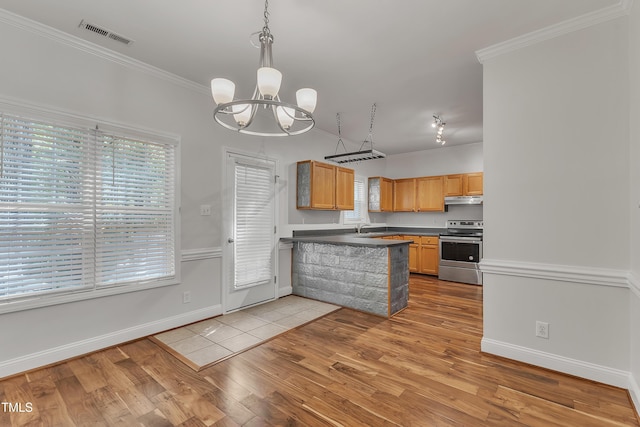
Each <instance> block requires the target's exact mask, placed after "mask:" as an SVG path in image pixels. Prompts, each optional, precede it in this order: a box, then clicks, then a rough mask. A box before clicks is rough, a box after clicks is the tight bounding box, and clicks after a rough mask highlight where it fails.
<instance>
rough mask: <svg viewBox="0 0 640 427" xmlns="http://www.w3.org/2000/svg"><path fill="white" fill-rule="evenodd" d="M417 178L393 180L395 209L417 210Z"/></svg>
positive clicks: (396, 210) (400, 210) (399, 210)
mask: <svg viewBox="0 0 640 427" xmlns="http://www.w3.org/2000/svg"><path fill="white" fill-rule="evenodd" d="M415 210H416V179H415V178H405V179H396V180H395V181H394V182H393V211H394V212H415Z"/></svg>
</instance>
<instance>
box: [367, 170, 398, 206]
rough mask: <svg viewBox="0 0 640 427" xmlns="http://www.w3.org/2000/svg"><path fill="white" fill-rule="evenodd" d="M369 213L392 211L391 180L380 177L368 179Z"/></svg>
mask: <svg viewBox="0 0 640 427" xmlns="http://www.w3.org/2000/svg"><path fill="white" fill-rule="evenodd" d="M368 187H369V198H368V200H369V212H392V211H393V180H392V179H389V178H384V177H381V176H372V177H369V186H368Z"/></svg>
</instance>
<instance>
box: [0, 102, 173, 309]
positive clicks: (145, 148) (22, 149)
mask: <svg viewBox="0 0 640 427" xmlns="http://www.w3.org/2000/svg"><path fill="white" fill-rule="evenodd" d="M94 126H95V125H94ZM154 139H155V138H149V139H147V138H136V137H135V136H133V132H131V135H125V132H124V131H122V130H120V129H118V130H117V131H116V132H103V131H101V130H97V129H91V126H86V127H83V126H77V125H66V124H60V123H59V121H58V120H56V119H45V120H36V119H31V118H26V117H23V116H14V115H10V114H5V113H0V303H9V302H16V301H20V300H25V299H33V298H34V297H40V296H45V295H49V294H70V293H76V292H77V291H83V293H84V294H85V296H84V298H87V297H93V296H100V295H103V294H105V293H104V292H103V293H102V294H101V293H100V292H101V291H103V290H106V289H111V290H112V291H111V293H115V292H121V291H129V290H136V289H141V288H142V287H145V286H146V287H151V286H159V285H163V284H169V283H175V282H176V280H177V277H178V275H177V270H178V266H177V262H176V241H177V240H176V221H177V214H176V203H175V200H176V192H177V189H176V175H177V173H176V170H177V162H176V157H177V142H176V141H175V140H167V138H163V137H158V138H157V139H158V141H154ZM163 139H164V141H163ZM116 288H117V289H119V291H113V290H114V289H116ZM46 304H48V303H47V302H44V303H41V304H37V305H46ZM3 308H5V307H2V304H0V310H2V309H3Z"/></svg>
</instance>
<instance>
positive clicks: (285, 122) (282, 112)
mask: <svg viewBox="0 0 640 427" xmlns="http://www.w3.org/2000/svg"><path fill="white" fill-rule="evenodd" d="M277 114H278V121H279V122H280V126H282V127H283V128H284V129H289V128H291V125H292V124H293V119H294V117H295V114H296V110H294V109H293V108H289V107H277Z"/></svg>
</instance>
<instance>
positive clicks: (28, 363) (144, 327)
mask: <svg viewBox="0 0 640 427" xmlns="http://www.w3.org/2000/svg"><path fill="white" fill-rule="evenodd" d="M221 314H222V306H221V305H215V306H213V307H207V308H202V309H200V310H195V311H190V312H188V313H183V314H179V315H176V316H172V317H168V318H165V319H161V320H157V321H154V322H149V323H144V324H141V325H136V326H133V327H130V328H127V329H122V330H119V331H115V332H111V333H109V334H105V335H101V336H98V337H93V338H89V339H86V340H82V341H77V342H74V343H70V344H65V345H62V346H59V347H54V348H50V349H48V350H44V351H40V352H37V353H32V354H28V355H26V356H21V357H18V358H15V359H10V360H5V361H2V362H0V379H2V378H4V377H8V376H11V375H15V374H18V373H20V372H25V371H29V370H32V369H36V368H39V367H41V366H46V365H51V364H53V363H57V362H60V361H63V360H67V359H71V358H74V357H78V356H81V355H83V354H87V353H91V352H94V351H97V350H101V349H103V348H107V347H111V346H114V345H117V344H121V343H124V342H127V341H132V340H135V339H138V338H142V337H146V336H149V335H153V334H156V333H158V332H162V331H165V330H167V329H173V328H177V327H179V326H183V325H187V324H189V323H193V322H197V321H199V320H203V319H207V318H209V317H214V316H218V315H221Z"/></svg>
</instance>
